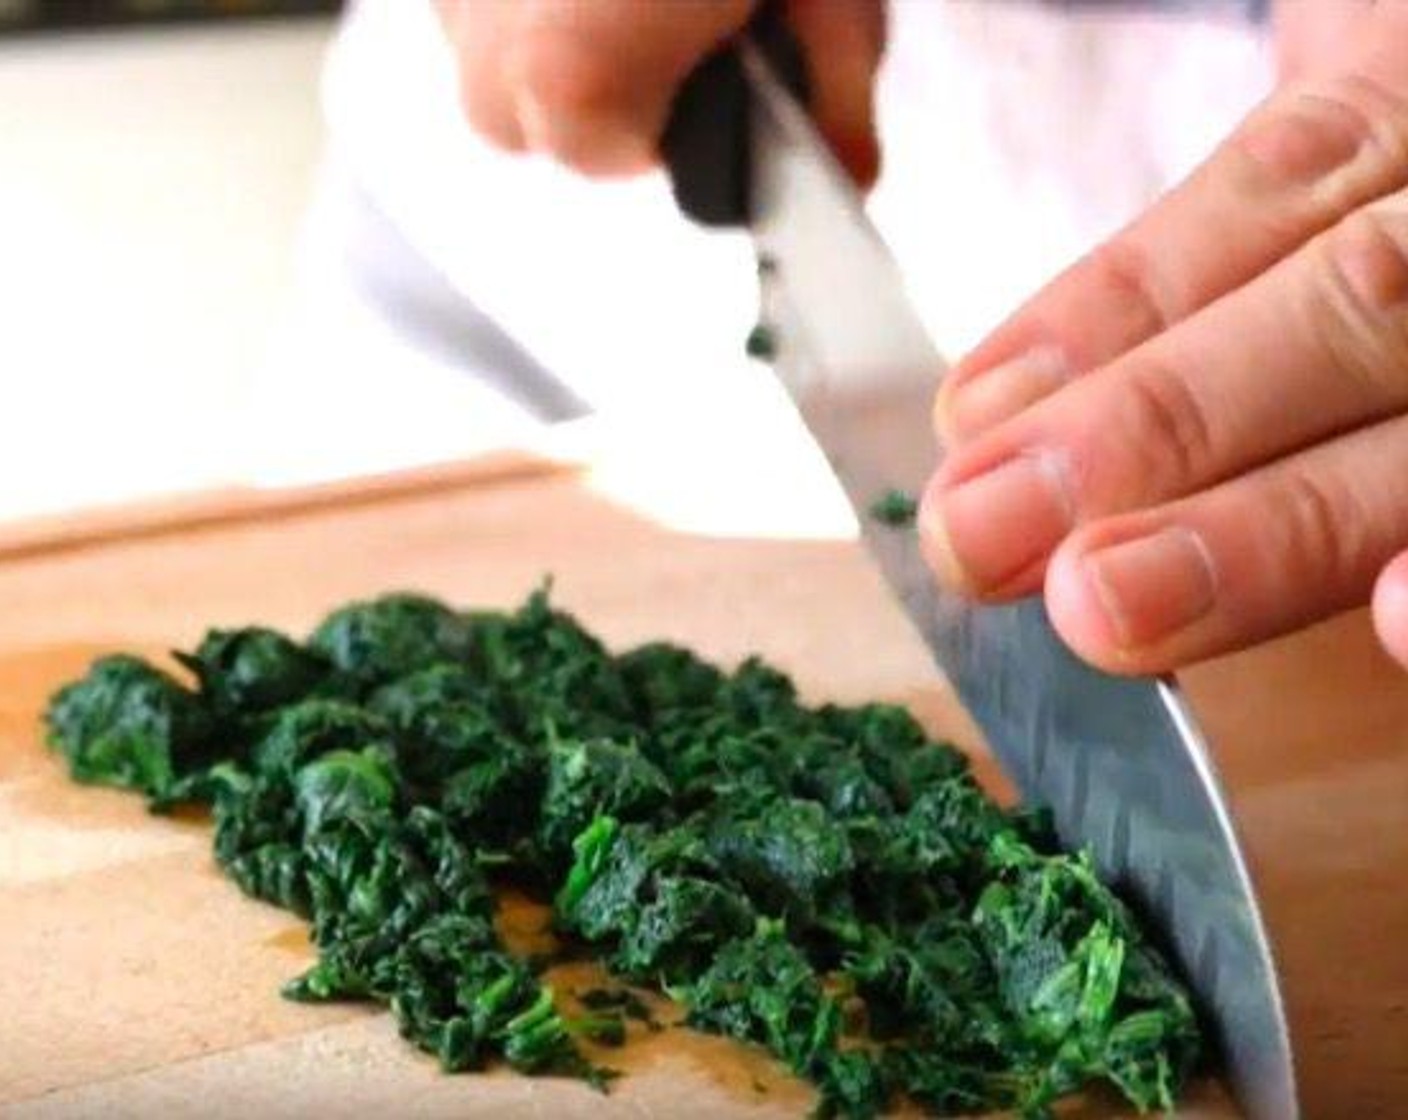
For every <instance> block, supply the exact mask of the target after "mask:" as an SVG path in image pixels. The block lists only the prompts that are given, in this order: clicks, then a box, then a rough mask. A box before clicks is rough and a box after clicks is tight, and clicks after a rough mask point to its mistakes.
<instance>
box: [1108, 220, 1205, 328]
mask: <svg viewBox="0 0 1408 1120" xmlns="http://www.w3.org/2000/svg"><path fill="white" fill-rule="evenodd" d="M1087 267H1088V268H1089V270H1090V271H1089V276H1090V279H1091V281H1092V282H1093V285H1094V287H1095V288H1096V289H1098V290H1101V291H1104V292H1108V293H1109V294H1110V295H1111V296H1112V297H1114V299H1115V301H1117V304H1118V306H1120V307H1121V308H1124V309H1125V313H1126V314H1131V313H1132V314H1133V316H1134V317H1135V318H1136V319H1138V320H1139V321H1140V323H1141V324H1142V325H1143V326H1144V327H1145V330H1146V334H1147V335H1150V336H1151V335H1154V334H1157V333H1159V332H1161V331H1163V330H1165V329H1166V328H1167V327H1168V326H1169V325H1170V324H1172V323H1173V322H1175V321H1176V320H1178V319H1179V318H1181V317H1182V314H1181V312H1182V308H1181V306H1180V304H1181V302H1182V301H1179V300H1177V299H1176V298H1174V296H1173V294H1172V293H1170V292H1166V291H1165V290H1164V285H1163V278H1162V277H1161V276H1160V275H1159V273H1158V271H1157V270H1156V268H1155V267H1154V265H1153V263H1152V262H1151V261H1150V259H1149V256H1148V254H1147V253H1146V252H1145V251H1144V250H1143V249H1142V248H1141V247H1140V246H1139V245H1137V244H1136V243H1135V242H1134V241H1133V240H1131V239H1130V238H1129V237H1127V236H1120V237H1116V238H1114V239H1112V240H1110V241H1107V242H1105V243H1104V244H1103V245H1101V246H1100V247H1099V248H1098V249H1096V250H1095V251H1094V253H1093V254H1092V255H1091V257H1090V259H1089V261H1088V262H1087Z"/></svg>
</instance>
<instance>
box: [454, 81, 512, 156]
mask: <svg viewBox="0 0 1408 1120" xmlns="http://www.w3.org/2000/svg"><path fill="white" fill-rule="evenodd" d="M460 110H461V112H463V113H464V119H465V120H466V121H467V122H469V126H470V128H472V129H474V131H475V132H477V133H478V134H479V135H480V136H482V137H484V139H485V140H487V141H489V143H491V144H492V145H494V147H496V148H499V149H501V150H503V151H506V152H521V151H522V150H523V146H524V145H523V131H522V129H520V128H519V127H518V123H517V121H516V120H515V119H514V117H513V114H512V113H510V112H508V111H507V110H506V109H505V108H504V106H503V105H502V104H501V103H500V102H499V101H498V99H496V98H494V97H493V96H491V95H490V94H488V93H487V92H486V91H484V90H483V89H482V88H481V87H480V86H479V85H478V84H477V83H470V82H467V81H466V82H462V83H461V84H460Z"/></svg>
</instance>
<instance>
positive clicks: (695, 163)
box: [660, 2, 809, 227]
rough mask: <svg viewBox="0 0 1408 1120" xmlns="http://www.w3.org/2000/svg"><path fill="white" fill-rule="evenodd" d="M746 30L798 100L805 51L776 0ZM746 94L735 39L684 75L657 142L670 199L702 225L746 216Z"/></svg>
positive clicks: (803, 87)
mask: <svg viewBox="0 0 1408 1120" xmlns="http://www.w3.org/2000/svg"><path fill="white" fill-rule="evenodd" d="M744 34H745V35H747V36H748V37H749V38H751V39H752V40H753V42H754V43H755V44H756V45H757V47H758V49H759V50H760V51H761V52H762V53H763V55H764V56H765V57H766V58H767V59H768V61H769V62H770V63H772V66H773V69H774V70H776V71H777V74H778V77H779V78H781V80H782V82H783V84H784V85H786V86H787V87H788V88H789V89H790V90H791V91H792V93H793V94H794V95H795V96H796V97H797V98H798V100H800V101H802V102H804V103H805V102H806V100H807V95H808V85H809V82H808V75H807V66H806V58H805V56H804V55H803V53H802V48H801V44H800V43H798V42H797V39H796V37H795V36H794V35H793V34H792V31H791V29H790V28H789V27H788V26H787V23H786V21H785V20H784V19H783V16H782V11H781V8H780V6H779V5H778V4H777V3H775V2H768V3H764V4H763V5H762V6H761V7H760V8H759V9H758V11H757V13H756V14H755V15H754V17H753V19H752V21H751V22H750V23H749V25H748V27H747V29H746V30H745V31H744ZM750 98H751V94H750V93H749V88H748V79H747V78H746V77H745V76H744V74H743V65H742V63H741V62H740V60H739V57H738V51H737V49H736V46H735V43H733V42H729V43H726V44H725V45H724V46H722V47H720V48H719V49H718V50H716V51H715V52H714V53H713V54H711V55H710V56H709V57H708V58H706V59H705V60H704V61H703V62H701V63H700V64H699V65H698V66H697V67H696V68H695V70H694V72H693V73H691V74H690V76H689V77H688V78H686V79H685V81H684V84H683V85H682V86H680V90H679V93H677V94H676V95H675V102H674V105H673V106H672V107H671V110H670V119H669V122H668V123H667V124H666V126H665V134H664V137H663V138H662V140H661V143H660V148H661V153H662V155H663V156H664V160H665V167H666V170H667V171H668V172H669V176H670V186H671V190H672V191H673V193H674V196H675V203H676V204H677V205H678V206H679V208H680V210H681V211H683V212H684V214H685V215H686V216H687V217H689V218H692V219H693V220H694V221H696V222H698V223H699V224H700V225H705V226H713V227H720V226H737V225H743V224H745V223H746V222H747V221H748V218H749V215H750V199H749V186H750V183H751V181H752V163H753V161H752V153H751V148H750V139H749V124H748V122H749V109H750Z"/></svg>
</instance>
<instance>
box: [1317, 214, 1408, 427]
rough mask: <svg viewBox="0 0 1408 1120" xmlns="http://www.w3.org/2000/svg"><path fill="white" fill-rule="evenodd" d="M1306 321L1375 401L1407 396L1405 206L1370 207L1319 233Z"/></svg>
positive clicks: (1334, 359)
mask: <svg viewBox="0 0 1408 1120" xmlns="http://www.w3.org/2000/svg"><path fill="white" fill-rule="evenodd" d="M1315 310H1316V311H1318V314H1314V313H1313V317H1312V321H1313V322H1316V323H1317V324H1318V330H1319V333H1320V337H1321V341H1322V343H1323V344H1324V346H1325V349H1326V350H1327V351H1328V353H1329V355H1330V358H1331V360H1332V362H1333V363H1334V364H1335V366H1336V368H1338V369H1340V370H1341V371H1343V372H1344V373H1346V374H1347V375H1349V376H1351V377H1354V378H1356V379H1357V380H1358V381H1359V382H1360V383H1361V384H1362V386H1363V387H1364V388H1365V389H1367V390H1369V391H1370V393H1371V397H1372V399H1373V400H1374V401H1376V402H1377V401H1382V402H1383V403H1385V404H1392V403H1397V402H1399V401H1401V400H1402V399H1403V397H1404V396H1405V394H1408V210H1405V209H1403V208H1398V209H1394V208H1390V207H1370V208H1368V209H1365V210H1361V211H1359V212H1358V213H1356V214H1353V215H1351V216H1350V217H1349V218H1347V219H1346V220H1345V221H1343V222H1341V223H1340V225H1338V226H1337V227H1335V229H1334V230H1332V231H1331V232H1330V234H1329V235H1327V237H1326V238H1325V241H1324V247H1323V250H1322V252H1321V254H1320V268H1319V291H1318V298H1317V299H1316V301H1315Z"/></svg>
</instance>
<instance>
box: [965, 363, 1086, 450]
mask: <svg viewBox="0 0 1408 1120" xmlns="http://www.w3.org/2000/svg"><path fill="white" fill-rule="evenodd" d="M1070 375H1071V371H1070V365H1069V363H1068V362H1067V361H1066V357H1065V355H1064V354H1063V353H1062V352H1061V351H1060V350H1059V349H1058V348H1057V347H1055V346H1037V347H1034V348H1033V349H1031V350H1028V351H1027V352H1026V353H1025V354H1022V355H1020V356H1019V357H1016V358H1013V359H1011V360H1010V361H1006V362H1003V363H1002V364H1001V365H998V366H993V368H992V369H988V370H984V371H983V372H982V373H979V374H976V375H974V376H972V377H966V378H964V379H963V380H962V381H959V382H956V383H954V384H953V386H952V388H951V389H948V391H947V392H946V393H945V394H944V398H945V399H944V405H943V408H942V410H941V415H942V416H943V418H944V426H945V427H946V428H947V429H948V431H949V434H950V435H956V436H972V435H976V434H977V433H978V432H981V431H983V430H984V429H987V428H991V427H992V426H993V425H995V424H998V423H1000V422H1001V421H1003V420H1006V419H1007V418H1008V417H1011V416H1015V415H1016V414H1017V413H1018V412H1020V411H1021V410H1022V409H1024V408H1026V407H1027V406H1028V405H1030V404H1034V403H1035V402H1037V401H1039V400H1041V398H1042V397H1045V396H1048V395H1049V394H1051V393H1053V392H1055V391H1056V390H1057V389H1058V388H1060V387H1061V385H1063V384H1064V383H1065V382H1066V381H1068V380H1069V379H1070Z"/></svg>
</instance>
